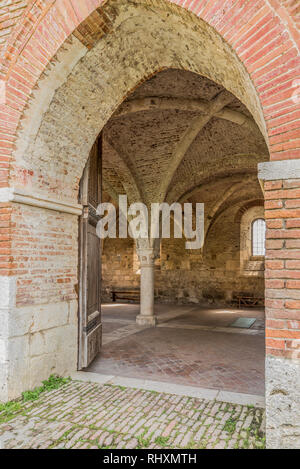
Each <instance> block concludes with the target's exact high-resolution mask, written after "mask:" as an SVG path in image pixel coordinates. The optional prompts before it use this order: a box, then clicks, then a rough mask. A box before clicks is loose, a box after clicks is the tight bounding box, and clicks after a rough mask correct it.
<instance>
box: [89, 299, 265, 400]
mask: <svg viewBox="0 0 300 469" xmlns="http://www.w3.org/2000/svg"><path fill="white" fill-rule="evenodd" d="M155 308H156V314H157V317H158V327H156V328H148V329H147V328H140V327H138V326H136V324H135V317H136V315H137V314H138V310H139V306H138V305H133V304H132V305H127V304H111V305H105V306H103V312H102V317H103V326H104V337H103V347H102V352H101V354H100V356H99V357H98V358H97V359H96V360H95V361H94V362H93V364H92V365H91V366H90V367H89V370H88V371H91V372H94V373H101V374H109V375H118V376H125V377H131V378H142V379H151V380H156V381H164V382H171V383H177V384H184V385H190V386H199V387H202V388H211V389H222V390H226V391H234V392H240V393H246V394H260V395H262V396H263V395H264V358H265V356H264V312H263V311H262V310H249V309H248V310H238V309H230V308H229V309H224V308H223V309H222V308H217V309H216V308H210V309H208V308H199V306H189V305H184V306H178V305H177V306H172V305H171V306H170V305H156V306H155ZM238 317H253V318H255V319H256V321H255V323H254V324H253V326H252V327H251V328H250V329H236V328H233V327H232V326H231V325H232V323H233V322H234V320H235V319H237V318H238Z"/></svg>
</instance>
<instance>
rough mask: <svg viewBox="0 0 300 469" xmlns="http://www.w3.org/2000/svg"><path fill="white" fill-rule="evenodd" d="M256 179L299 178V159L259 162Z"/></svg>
mask: <svg viewBox="0 0 300 469" xmlns="http://www.w3.org/2000/svg"><path fill="white" fill-rule="evenodd" d="M258 179H260V180H261V181H276V180H280V179H300V159H297V160H282V161H267V162H266V163H259V164H258Z"/></svg>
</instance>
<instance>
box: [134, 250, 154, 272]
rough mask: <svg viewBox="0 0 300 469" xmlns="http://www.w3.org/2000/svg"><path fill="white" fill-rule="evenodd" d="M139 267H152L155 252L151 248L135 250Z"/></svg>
mask: <svg viewBox="0 0 300 469" xmlns="http://www.w3.org/2000/svg"><path fill="white" fill-rule="evenodd" d="M136 252H137V255H138V258H139V261H140V265H141V267H144V266H153V264H154V261H155V252H154V249H153V248H144V247H143V248H137V250H136Z"/></svg>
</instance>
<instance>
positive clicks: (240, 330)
mask: <svg viewBox="0 0 300 469" xmlns="http://www.w3.org/2000/svg"><path fill="white" fill-rule="evenodd" d="M156 327H166V328H171V329H190V330H199V331H210V332H226V333H228V334H246V335H264V331H261V330H259V329H244V328H241V327H230V326H228V327H227V326H224V327H219V326H200V325H196V324H181V323H175V322H173V323H171V324H169V323H162V324H158V325H157V326H156Z"/></svg>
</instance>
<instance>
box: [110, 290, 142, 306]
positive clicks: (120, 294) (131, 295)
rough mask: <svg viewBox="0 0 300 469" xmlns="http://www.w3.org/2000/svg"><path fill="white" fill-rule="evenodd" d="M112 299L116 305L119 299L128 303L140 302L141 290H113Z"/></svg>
mask: <svg viewBox="0 0 300 469" xmlns="http://www.w3.org/2000/svg"><path fill="white" fill-rule="evenodd" d="M111 299H112V301H113V302H114V303H115V302H116V301H117V299H119V300H128V301H137V302H139V301H140V289H139V288H130V287H128V288H126V287H124V288H113V289H112V290H111Z"/></svg>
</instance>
